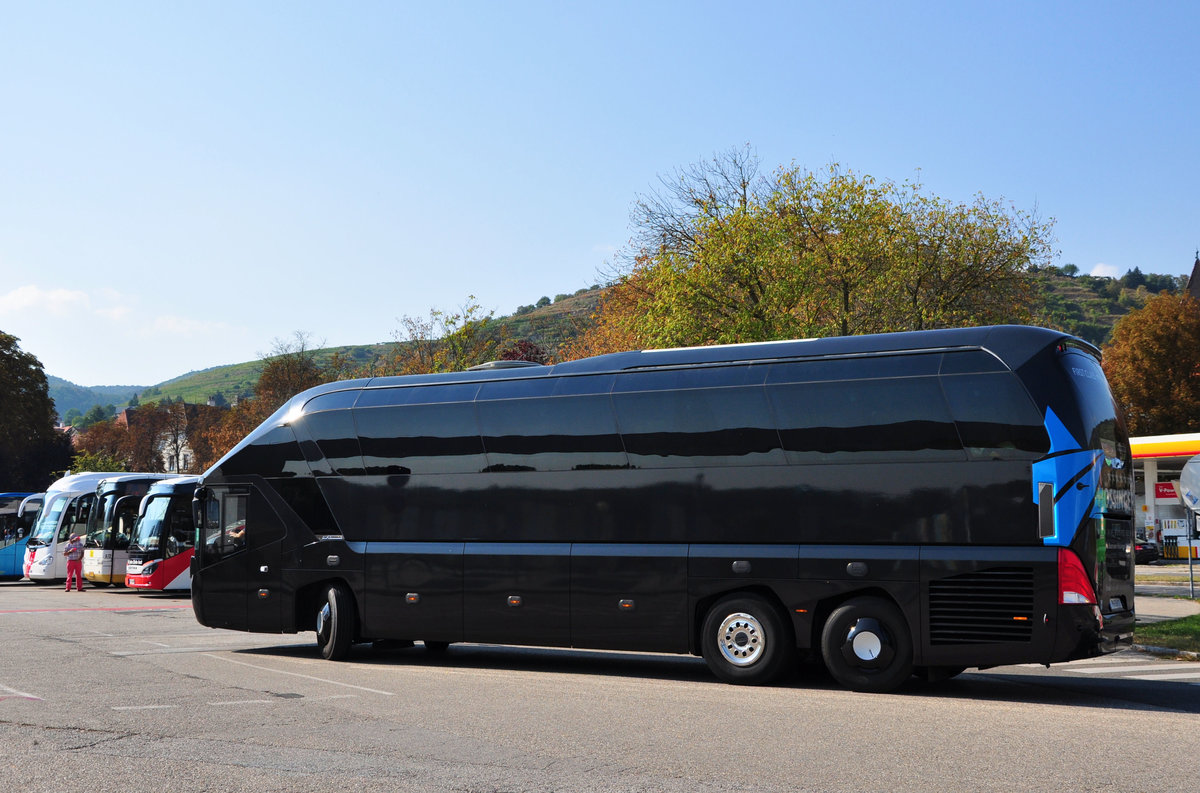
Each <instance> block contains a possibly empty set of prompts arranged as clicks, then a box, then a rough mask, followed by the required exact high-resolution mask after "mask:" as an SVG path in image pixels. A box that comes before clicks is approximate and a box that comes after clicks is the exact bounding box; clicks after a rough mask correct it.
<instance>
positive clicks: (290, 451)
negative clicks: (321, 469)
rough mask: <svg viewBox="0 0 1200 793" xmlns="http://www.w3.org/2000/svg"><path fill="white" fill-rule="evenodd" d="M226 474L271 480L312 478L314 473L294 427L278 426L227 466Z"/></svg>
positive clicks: (250, 445) (235, 457) (230, 460)
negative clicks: (255, 476) (295, 477)
mask: <svg viewBox="0 0 1200 793" xmlns="http://www.w3.org/2000/svg"><path fill="white" fill-rule="evenodd" d="M225 473H226V474H258V475H260V476H267V477H281V476H286V477H291V476H309V475H310V474H311V471H310V469H309V467H308V463H307V462H306V461H305V459H304V455H303V454H302V453H301V451H300V444H299V443H297V442H296V436H295V435H294V434H292V429H291V427H286V426H284V427H276V428H274V429H272V430H269V431H267V432H265V433H263V434H262V435H261V436H260V437H259V438H257V439H256V440H255V442H254V443H251V444H248V445H247V446H246V447H245V449H244V450H243V451H242V453H241V454H239V455H235V456H233V457H232V458H230V459H229V460H228V461H227V462H226V463H225Z"/></svg>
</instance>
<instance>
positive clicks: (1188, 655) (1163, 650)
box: [1133, 644, 1200, 661]
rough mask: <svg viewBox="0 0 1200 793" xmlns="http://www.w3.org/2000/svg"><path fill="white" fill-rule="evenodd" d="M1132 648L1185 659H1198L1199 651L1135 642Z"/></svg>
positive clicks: (1199, 659) (1199, 656) (1199, 658)
mask: <svg viewBox="0 0 1200 793" xmlns="http://www.w3.org/2000/svg"><path fill="white" fill-rule="evenodd" d="M1133 649H1135V650H1138V651H1140V652H1143V653H1151V654H1152V655H1169V656H1171V657H1172V658H1182V659H1183V660H1185V661H1200V653H1194V652H1192V651H1191V650H1173V649H1171V648H1170V647H1155V646H1154V645H1152V644H1135V645H1133Z"/></svg>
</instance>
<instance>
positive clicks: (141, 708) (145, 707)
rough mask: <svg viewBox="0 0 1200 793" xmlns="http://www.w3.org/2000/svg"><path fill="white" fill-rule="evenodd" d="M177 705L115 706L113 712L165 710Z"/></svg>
mask: <svg viewBox="0 0 1200 793" xmlns="http://www.w3.org/2000/svg"><path fill="white" fill-rule="evenodd" d="M174 707H176V706H175V705H114V706H113V708H112V709H113V710H164V709H166V708H174Z"/></svg>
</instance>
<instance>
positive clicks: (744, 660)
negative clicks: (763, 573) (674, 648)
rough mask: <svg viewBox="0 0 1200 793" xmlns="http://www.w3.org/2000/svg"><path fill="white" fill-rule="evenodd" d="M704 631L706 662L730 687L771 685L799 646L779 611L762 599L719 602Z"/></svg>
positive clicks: (746, 597)
mask: <svg viewBox="0 0 1200 793" xmlns="http://www.w3.org/2000/svg"><path fill="white" fill-rule="evenodd" d="M701 631H702V633H701V637H700V641H701V646H700V651H701V654H702V655H703V656H704V661H705V662H706V663H707V664H708V668H709V669H711V670H712V672H713V674H714V675H716V676H717V677H718V678H720V679H721V680H724V681H725V682H726V683H738V684H742V685H762V684H764V683H770V682H771V681H773V680H775V679H777V678H778V677H779V676H780V675H781V674H782V673H783V671H784V670H785V669H786V668H787V667H788V664H789V663H790V661H791V659H792V657H793V656H794V654H795V642H794V641H793V640H792V635H791V631H790V630H789V629H788V626H787V624H786V623H785V622H784V619H783V617H782V616H781V615H780V613H779V610H778V609H776V608H775V607H774V606H773V605H771V603H770V602H769V601H768V600H766V599H765V598H762V597H759V596H758V595H753V594H749V593H747V594H743V595H737V596H734V597H728V598H725V599H724V600H721V601H719V602H718V603H717V604H716V605H715V606H713V607H712V608H711V609H709V611H708V615H707V616H705V618H704V627H703V628H702V629H701Z"/></svg>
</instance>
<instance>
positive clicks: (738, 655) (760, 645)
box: [717, 612, 767, 666]
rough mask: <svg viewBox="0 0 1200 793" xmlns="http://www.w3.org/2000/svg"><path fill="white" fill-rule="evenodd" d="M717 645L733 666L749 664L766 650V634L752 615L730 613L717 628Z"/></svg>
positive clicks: (759, 657)
mask: <svg viewBox="0 0 1200 793" xmlns="http://www.w3.org/2000/svg"><path fill="white" fill-rule="evenodd" d="M717 646H718V647H720V648H721V656H722V657H723V658H724V659H725V660H726V661H728V662H729V663H731V664H733V665H734V666H751V665H752V664H755V663H757V662H758V661H759V659H761V658H762V655H763V653H764V652H766V649H767V634H766V631H764V630H763V626H762V623H761V622H759V621H758V620H757V619H756V618H755V617H754V615H752V614H745V613H742V612H739V613H737V614H730V615H729V616H728V617H726V618H725V619H724V620H722V622H721V627H720V628H718V629H717Z"/></svg>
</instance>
